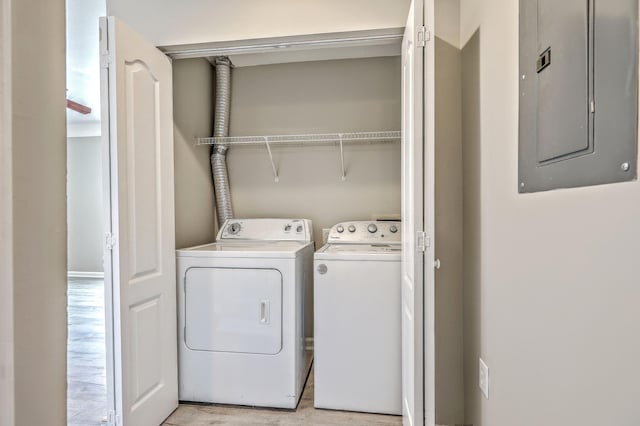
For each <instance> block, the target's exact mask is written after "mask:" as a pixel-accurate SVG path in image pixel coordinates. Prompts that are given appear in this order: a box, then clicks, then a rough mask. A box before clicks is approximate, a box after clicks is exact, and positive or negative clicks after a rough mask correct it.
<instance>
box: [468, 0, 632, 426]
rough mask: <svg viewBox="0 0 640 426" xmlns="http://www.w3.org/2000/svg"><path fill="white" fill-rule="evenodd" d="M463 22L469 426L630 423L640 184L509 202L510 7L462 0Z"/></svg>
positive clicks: (513, 63) (498, 1)
mask: <svg viewBox="0 0 640 426" xmlns="http://www.w3.org/2000/svg"><path fill="white" fill-rule="evenodd" d="M461 22H462V26H461V41H462V43H461V44H462V45H467V43H468V42H469V40H470V39H471V40H472V43H475V42H477V41H479V45H478V55H479V56H478V59H479V60H478V61H474V60H473V56H474V55H473V53H472V51H473V46H472V45H468V46H467V47H469V48H471V50H469V51H466V49H467V48H466V47H465V52H464V53H463V56H464V59H463V62H464V63H463V70H465V69H467V70H468V71H471V70H473V72H468V73H466V74H463V75H464V78H463V81H464V85H463V87H464V89H463V97H467V99H465V102H469V103H468V104H467V105H463V108H465V111H464V113H463V117H464V119H463V127H465V130H464V142H463V143H464V149H465V151H466V150H467V149H468V148H469V149H470V150H471V152H465V159H466V160H467V162H468V164H470V165H472V166H473V167H472V168H471V169H469V168H467V167H466V164H465V174H466V176H465V185H467V184H471V185H470V187H469V188H468V191H467V188H466V187H465V191H466V193H465V200H464V202H465V210H467V209H468V208H470V209H473V210H474V211H473V215H468V214H467V213H468V212H465V218H466V220H465V229H464V232H465V236H464V238H465V263H466V265H465V299H466V304H465V322H466V328H465V333H466V334H465V344H466V346H465V352H466V354H467V358H466V374H465V379H466V392H467V395H466V397H467V404H466V407H465V410H466V423H473V424H474V425H475V426H512V425H518V426H534V425H535V426H539V425H568V424H571V425H583V426H596V425H624V426H632V425H637V424H638V423H639V422H640V404H638V401H640V388H639V387H638V383H640V364H638V359H640V339H638V335H640V309H638V300H640V286H639V285H638V283H639V282H640V280H639V279H638V276H639V275H640V267H639V266H638V265H639V264H638V253H640V221H639V218H640V202H638V200H639V199H640V183H638V182H631V183H622V184H613V185H604V186H597V187H588V188H580V189H569V190H558V191H550V192H543V193H536V194H528V195H519V194H518V192H517V166H518V3H517V2H515V1H511V0H491V1H480V0H462V1H461ZM478 30H479V34H478V35H477V36H478V37H479V38H478V39H476V38H471V36H472V35H473V34H474V33H476V31H478ZM612 48H614V46H612ZM467 65H468V67H467ZM474 68H475V69H474ZM463 73H465V71H463ZM467 89H469V90H470V91H471V93H464V91H466V90H467ZM468 173H470V174H468ZM467 254H469V256H467ZM478 356H481V357H482V358H483V359H484V360H485V361H486V362H487V364H488V366H489V368H490V397H489V399H488V400H485V399H484V398H483V397H482V396H481V395H480V392H479V390H478V387H477V364H478Z"/></svg>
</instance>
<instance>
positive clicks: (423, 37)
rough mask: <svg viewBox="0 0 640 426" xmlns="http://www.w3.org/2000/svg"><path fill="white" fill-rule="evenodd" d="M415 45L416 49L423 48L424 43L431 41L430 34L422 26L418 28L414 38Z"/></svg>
mask: <svg viewBox="0 0 640 426" xmlns="http://www.w3.org/2000/svg"><path fill="white" fill-rule="evenodd" d="M416 37H417V38H416V44H417V45H418V47H424V46H425V45H426V43H427V42H428V41H429V40H431V33H430V32H429V31H427V29H426V28H425V27H424V25H423V26H420V27H418V34H417V36H416Z"/></svg>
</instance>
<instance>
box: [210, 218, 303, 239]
mask: <svg viewBox="0 0 640 426" xmlns="http://www.w3.org/2000/svg"><path fill="white" fill-rule="evenodd" d="M220 240H226V241H229V240H255V241H300V242H310V241H313V227H312V225H311V221H310V220H309V219H227V220H226V221H225V222H224V224H223V225H222V228H220V231H219V232H218V241H220Z"/></svg>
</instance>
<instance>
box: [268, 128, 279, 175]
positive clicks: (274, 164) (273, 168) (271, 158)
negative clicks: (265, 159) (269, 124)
mask: <svg viewBox="0 0 640 426" xmlns="http://www.w3.org/2000/svg"><path fill="white" fill-rule="evenodd" d="M264 144H265V146H266V147H267V152H268V153H269V161H270V162H271V169H272V170H273V181H274V182H275V183H278V182H280V176H278V169H277V168H276V163H275V162H274V161H273V153H272V152H271V145H270V144H269V138H268V137H265V138H264Z"/></svg>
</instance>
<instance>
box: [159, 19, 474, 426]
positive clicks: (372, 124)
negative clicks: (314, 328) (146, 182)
mask: <svg viewBox="0 0 640 426" xmlns="http://www.w3.org/2000/svg"><path fill="white" fill-rule="evenodd" d="M405 16H406V15H405ZM328 34H329V33H328ZM328 34H320V35H317V37H316V39H317V44H318V45H322V46H321V47H319V48H318V47H317V46H313V42H312V43H309V44H308V46H309V47H308V48H307V49H301V48H295V49H291V50H292V51H290V52H289V51H287V50H288V49H290V48H291V46H293V45H294V44H295V42H296V41H300V40H303V41H309V38H308V37H307V39H305V36H300V37H297V36H296V37H289V36H284V37H271V38H264V39H262V38H256V39H254V40H249V41H247V43H245V44H252V43H253V44H256V45H257V44H261V43H262V44H268V45H270V47H269V51H266V52H257V53H246V52H243V50H242V47H241V46H242V43H236V42H234V41H231V42H220V44H219V45H216V46H210V47H213V48H212V49H211V50H212V51H214V52H225V50H224V49H223V48H221V49H219V50H216V49H217V48H220V47H224V46H227V48H228V54H224V55H218V54H215V55H208V54H198V53H196V54H194V53H192V52H193V50H194V49H181V48H180V45H172V46H169V47H166V48H162V47H161V50H163V51H164V52H165V53H167V54H168V55H169V56H170V57H172V58H173V60H172V64H171V66H172V73H173V75H172V80H173V112H172V117H173V127H174V132H173V139H174V141H173V143H174V150H173V154H174V176H173V182H174V205H175V210H174V213H175V248H178V249H180V248H185V247H190V246H195V245H198V244H206V243H210V242H213V241H214V240H215V236H216V234H217V232H218V230H219V226H218V225H217V223H216V222H217V221H216V212H215V199H214V191H213V184H212V177H211V165H210V149H211V147H210V145H207V144H206V142H207V141H206V140H203V138H207V137H210V136H212V134H213V124H214V123H213V119H214V100H215V82H216V72H215V67H214V66H213V65H212V61H213V60H214V58H215V57H216V56H228V57H229V59H230V60H231V63H232V64H233V68H232V72H231V91H230V92H231V96H230V105H231V107H230V114H229V115H230V124H229V136H231V137H234V136H238V137H242V136H255V137H256V141H255V142H254V143H251V144H233V143H230V144H229V149H228V151H227V156H226V158H227V167H228V174H229V184H230V193H231V202H232V206H233V210H234V216H235V217H237V218H260V217H273V218H306V219H311V221H312V223H313V235H314V239H315V247H316V249H318V248H320V247H321V246H322V242H323V235H324V231H323V230H326V229H329V228H331V226H333V225H335V224H337V223H339V222H343V221H347V220H362V221H365V220H366V221H368V220H399V219H400V216H401V201H402V200H401V176H402V175H401V173H402V167H401V164H402V162H401V161H402V160H401V138H400V133H399V132H400V130H401V127H402V116H401V111H402V61H401V56H400V50H401V43H402V35H403V29H402V28H382V29H373V30H363V31H353V32H343V33H341V34H340V36H338V37H337V38H341V37H342V38H348V37H352V38H354V39H358V38H360V39H359V40H358V41H356V42H354V43H351V44H349V43H344V46H341V45H340V43H339V42H338V43H336V42H335V41H332V40H331V37H329V36H328ZM423 36H424V34H423ZM313 37H315V36H313ZM313 37H311V40H312V41H313ZM367 39H369V41H366V40H367ZM363 40H365V41H363ZM380 40H383V41H380ZM437 42H438V43H440V41H437ZM160 45H161V46H162V44H160ZM336 45H337V47H336ZM239 46H240V47H239ZM190 47H193V46H190ZM277 50H281V51H282V53H281V52H278V51H277ZM181 51H182V52H188V53H187V54H184V53H181ZM225 53H227V52H225ZM185 56H186V57H185ZM189 56H192V57H189ZM198 56H200V57H198ZM446 62H447V64H449V65H451V66H452V68H451V69H452V71H453V73H454V74H455V73H459V71H460V68H459V67H460V63H459V58H458V57H455V54H454V55H453V56H449V57H447V58H446ZM445 70H446V66H445ZM458 89H459V88H458ZM455 90H456V87H455V84H452V85H451V87H446V88H444V89H441V94H442V95H443V96H442V97H443V98H444V97H447V96H449V95H450V94H451V92H452V91H453V96H455ZM445 91H446V93H443V92H445ZM458 94H459V93H458ZM437 95H438V92H437V90H436V96H437ZM456 102H459V100H458V101H455V100H453V101H452V100H450V99H449V100H448V101H446V102H445V103H446V104H447V106H451V105H452V104H453V106H452V107H451V108H450V109H449V111H448V112H450V113H451V115H452V116H455V114H456V113H458V114H459V103H457V104H456ZM437 105H438V100H437V99H436V106H437ZM436 115H437V112H436ZM458 119H459V117H458ZM447 120H449V121H450V122H447ZM444 122H445V124H443V125H442V129H443V130H448V129H447V128H446V127H447V126H450V127H452V128H454V130H455V127H456V120H455V118H451V117H449V118H445V120H444ZM380 132H384V137H376V136H375V135H376V134H380ZM353 133H362V134H363V135H362V138H361V140H359V141H357V142H353V141H351V140H348V138H345V139H344V140H340V139H341V136H340V135H343V134H347V135H349V134H353ZM454 133H455V132H454ZM319 134H332V135H333V137H334V138H335V135H338V139H337V140H335V139H334V140H332V141H327V140H324V141H323V140H322V139H320V140H319V142H320V143H319V142H318V141H313V140H312V139H314V137H315V135H319ZM367 134H368V135H369V138H370V139H367V138H368V136H367ZM274 135H299V136H300V139H301V140H300V141H298V142H295V141H294V142H293V143H286V144H278V143H277V142H271V143H270V141H271V140H270V139H269V137H270V136H274ZM456 137H458V138H459V134H458V135H454V137H453V139H456ZM260 138H264V143H263V142H260V141H259V140H260ZM305 138H308V139H310V140H309V141H306V140H304V139H305ZM457 142H459V140H458V141H457ZM451 146H452V147H453V148H451V149H452V150H453V151H452V150H451V149H449V148H446V147H445V148H444V149H441V150H440V153H439V154H440V155H445V156H446V155H449V156H450V157H449V161H450V163H451V165H452V168H453V170H455V168H456V167H458V166H461V164H456V161H457V160H458V157H457V152H456V149H457V144H456V141H455V140H454V141H453V142H452V143H451ZM436 161H437V157H436ZM448 170H450V172H449V174H450V175H451V169H448ZM458 170H459V169H458ZM453 174H454V175H457V173H455V172H453ZM450 175H449V176H446V172H445V173H444V176H445V178H446V179H447V183H445V184H444V185H445V186H443V188H446V185H449V182H450V181H451V179H450V178H451V176H450ZM454 180H455V179H454ZM455 183H457V180H455V182H454V186H455ZM454 189H455V190H457V188H454ZM436 194H437V190H436ZM448 197H449V199H451V198H452V197H453V198H455V195H449V196H448ZM454 204H455V203H454ZM443 213H445V214H446V213H451V211H449V212H440V214H441V215H442V214H443ZM447 223H448V224H449V226H451V227H455V226H456V225H457V224H456V223H455V220H453V219H451V218H449V220H448V221H447ZM453 232H457V231H455V230H454V231H453ZM449 300H450V301H451V298H449ZM457 302H458V300H453V301H452V304H453V305H455V304H456V303H457ZM453 309H454V310H455V309H456V307H455V306H454V307H453ZM444 311H447V312H451V310H449V309H446V308H445V309H443V312H444ZM454 312H455V311H454ZM437 315H438V313H437V309H436V316H437ZM443 315H444V317H443V318H445V321H446V323H447V327H449V329H452V327H453V326H452V323H451V321H449V318H451V315H455V313H454V314H450V313H444V314H443ZM447 315H449V318H447ZM454 321H455V320H454ZM307 324H309V321H308V322H307ZM453 328H455V327H453ZM437 332H438V325H436V333H437ZM456 332H457V330H454V331H453V333H454V334H455V333H456ZM441 340H443V341H446V340H447V339H446V337H443V338H442V339H441ZM456 344H457V343H456ZM445 346H447V343H446V342H444V343H443V347H445ZM450 346H451V345H450ZM453 346H455V344H454V345H453ZM460 349H461V348H460ZM446 352H448V353H451V351H450V350H448V351H446ZM436 368H437V366H436ZM445 368H448V372H444V373H441V374H442V376H441V377H443V378H445V379H449V378H451V377H453V376H455V375H457V374H458V373H453V374H452V373H451V372H452V371H454V370H456V369H457V366H456V365H453V366H447V367H445ZM436 376H437V375H436ZM436 385H437V384H436ZM456 386H457V384H455V383H454V384H448V385H447V386H444V387H448V388H449V389H450V388H452V387H456ZM454 393H455V392H454ZM450 395H451V394H450ZM436 403H437V404H438V405H437V406H436V407H438V406H439V405H440V404H442V405H443V406H449V408H450V407H451V406H456V405H458V401H455V402H447V401H444V402H443V401H442V400H440V401H439V400H438V397H437V396H436ZM460 404H461V401H460ZM450 411H453V412H455V411H456V409H455V407H454V408H453V409H450ZM454 417H455V416H454Z"/></svg>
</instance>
